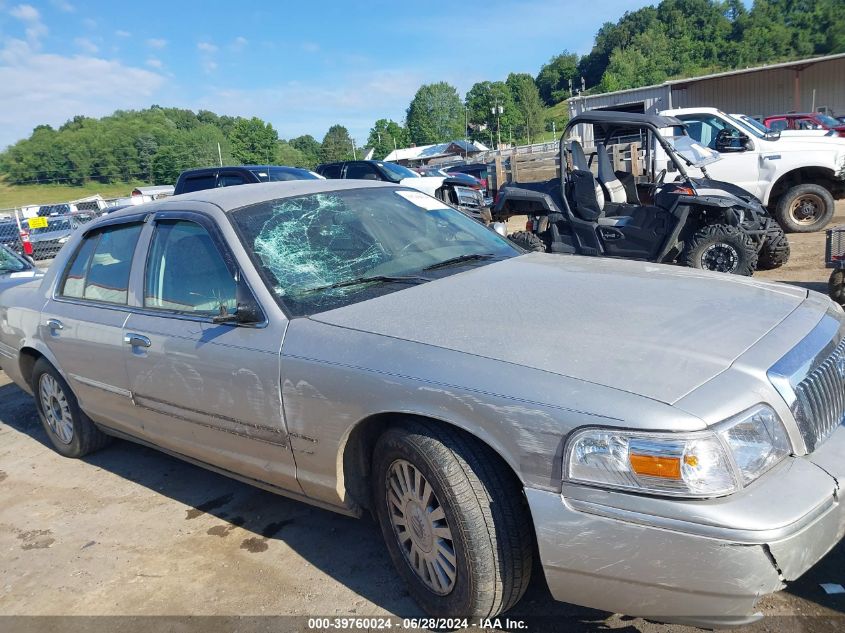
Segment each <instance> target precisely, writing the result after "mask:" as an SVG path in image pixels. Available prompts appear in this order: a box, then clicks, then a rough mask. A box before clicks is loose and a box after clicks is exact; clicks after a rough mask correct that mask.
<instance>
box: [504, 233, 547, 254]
mask: <svg viewBox="0 0 845 633" xmlns="http://www.w3.org/2000/svg"><path fill="white" fill-rule="evenodd" d="M508 239H509V240H510V241H511V242H513V243H514V244H516V245H517V246H519V247H520V248H524V249H525V250H526V251H528V252H537V253H545V252H546V245H545V244H544V243H543V240H541V239H540V237H539V236H538V235H537V234H536V233H531V232H530V231H517V232H516V233H511V234H510V235H508Z"/></svg>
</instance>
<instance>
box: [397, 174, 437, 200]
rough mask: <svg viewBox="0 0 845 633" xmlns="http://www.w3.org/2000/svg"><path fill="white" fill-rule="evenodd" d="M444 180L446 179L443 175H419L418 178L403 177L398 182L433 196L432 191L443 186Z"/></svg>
mask: <svg viewBox="0 0 845 633" xmlns="http://www.w3.org/2000/svg"><path fill="white" fill-rule="evenodd" d="M444 180H446V179H445V178H444V177H443V176H420V177H419V178H403V179H402V180H400V181H399V183H398V184H400V185H402V186H404V187H411V188H412V189H416V190H417V191H422V192H423V193H427V194H428V195H430V196H433V195H434V192H435V191H437V190H438V189H440V187H442V186H443V181H444Z"/></svg>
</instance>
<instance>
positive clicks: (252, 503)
mask: <svg viewBox="0 0 845 633" xmlns="http://www.w3.org/2000/svg"><path fill="white" fill-rule="evenodd" d="M837 221H840V222H841V221H845V205H840V207H839V216H838V218H837ZM791 241H792V244H793V254H792V261H791V262H790V264H789V265H788V266H787V267H786V268H784V269H783V270H780V271H773V272H769V273H765V274H761V275H760V276H761V277H765V278H768V279H774V280H779V281H791V282H797V283H800V284H801V285H803V286H806V287H810V288H813V289H815V290H824V287H825V281H826V279H827V271H825V269H824V267H823V265H824V264H823V253H824V248H823V245H824V234H823V233H822V234H811V235H799V236H792V237H791ZM774 502H775V500H773V503H774ZM823 582H830V583H840V584H845V544H840V545H839V546H838V547H837V548H836V549H835V550H834V551H833V552H831V553H830V554H829V555H828V556H827V557H826V558H825V559H824V560H823V561H822V562H820V563H819V564H818V565H817V566H816V567H815V568H813V569H812V570H811V571H810V572H809V573H808V574H806V575H805V577H804V578H802V579H801V580H800V581H798V582H795V583H792V584H791V585H790V586H789V588H787V589H786V590H785V591H783V592H781V593H779V594H776V595H774V596H772V597H769V598H766V599H765V600H764V601H763V604H762V608H763V611H764V612H765V613H766V614H768V615H771V616H782V617H772V618H768V619H767V620H765V621H764V622H763V623H758V624H756V625H754V626H753V627H748V628H746V629H745V630H748V631H751V630H754V631H758V632H762V631H772V630H782V631H812V632H816V631H843V630H845V595H826V594H825V592H824V591H823V590H822V589H821V587H820V586H819V584H820V583H823ZM0 615H4V616H14V615H20V616H32V615H40V616H58V615H75V616H95V615H97V616H103V615H128V616H151V615H157V616H173V617H171V618H166V619H162V618H156V619H148V618H142V619H138V618H137V617H136V618H133V619H129V620H125V619H121V620H111V619H89V618H75V619H72V620H68V619H62V620H58V621H57V620H50V619H43V618H23V619H9V618H5V619H0V630H6V631H12V630H13V631H23V630H27V631H30V630H32V631H41V630H45V631H46V630H58V629H65V630H68V629H72V630H80V631H83V630H84V631H90V630H100V629H102V630H104V631H106V630H108V631H112V630H124V631H126V630H133V631H145V632H147V631H158V630H168V631H186V630H197V631H199V630H202V631H218V630H219V631H233V630H273V631H288V630H307V629H308V621H307V619H304V618H302V617H300V618H298V619H297V618H290V617H288V618H280V619H273V618H271V619H266V616H329V617H335V616H352V617H363V616H368V615H386V616H387V615H393V616H396V617H399V618H405V617H419V616H421V615H422V614H421V613H420V611H419V610H418V609H417V607H416V606H415V604H414V603H413V602H412V601H411V600H410V599H409V597H408V595H407V594H406V592H405V591H404V589H403V588H402V586H401V585H400V584H399V582H398V579H397V577H396V576H395V575H394V573H393V571H392V569H391V565H390V561H389V560H388V557H387V555H386V552H385V551H384V548H383V546H382V544H381V539H380V535H379V534H378V532H377V530H376V526H375V525H374V523H373V522H372V521H370V520H368V519H365V520H361V521H356V520H353V519H348V518H345V517H341V516H337V515H334V514H332V513H329V512H326V511H323V510H318V509H315V508H312V507H310V506H307V505H305V504H302V503H297V502H293V501H289V500H286V499H284V498H280V497H276V496H274V495H272V494H270V493H266V492H263V491H260V490H257V489H255V488H251V487H250V486H247V485H244V484H240V483H237V482H234V481H232V480H229V479H226V478H224V477H221V476H218V475H215V474H212V473H209V472H206V471H204V470H202V469H200V468H197V467H194V466H191V465H188V464H185V463H183V462H180V461H178V460H176V459H173V458H170V457H167V456H165V455H163V454H160V453H157V452H155V451H153V450H149V449H146V448H143V447H140V446H136V445H133V444H130V443H127V442H116V443H115V444H114V445H112V446H111V447H109V448H107V449H106V450H104V451H101V452H99V453H97V454H94V455H92V456H90V457H89V458H87V459H85V460H82V461H74V460H68V459H64V458H62V457H60V456H58V455H57V454H56V453H54V452H53V451H52V450H50V448H49V446H48V445H47V438H46V435H45V434H44V432H43V430H42V429H41V427H40V424H39V422H38V420H37V417H36V414H35V409H34V407H33V404H32V401H31V399H30V398H29V397H28V396H26V395H25V394H23V392H21V391H20V390H19V389H18V388H17V387H15V386H14V385H12V384H10V383H9V381H8V379H7V378H6V376H5V374H3V373H2V372H0ZM189 615H191V616H265V617H264V618H253V619H249V618H248V619H227V618H212V619H190V620H189V619H186V618H184V617H180V616H189ZM509 616H510V617H511V618H512V619H514V620H517V621H518V620H521V619H522V618H529V628H530V629H532V630H542V631H554V630H560V631H593V630H607V629H614V630H620V631H626V632H632V631H667V632H668V631H673V632H680V631H687V630H690V629H686V628H684V627H679V626H668V625H659V624H654V623H651V622H646V621H644V620H641V619H630V618H624V617H621V616H617V615H610V614H606V613H601V612H596V611H591V610H588V609H582V608H578V607H573V606H570V605H566V604H561V603H556V602H554V601H552V600H551V598H550V596H549V595H548V591H547V590H546V588H545V586H544V583H543V581H542V578H541V577H540V576H539V575H538V574H535V579H534V581H533V582H532V586H531V588H530V589H529V592H528V594H527V595H526V597H525V598H524V599H523V601H522V602H521V603H520V604H519V605H518V607H517V608H516V609H515V610H514V611H513V612H512V613H510V614H509ZM783 616H799V617H798V618H795V617H783ZM394 622H398V621H394Z"/></svg>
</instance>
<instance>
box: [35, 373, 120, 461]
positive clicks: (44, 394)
mask: <svg viewBox="0 0 845 633" xmlns="http://www.w3.org/2000/svg"><path fill="white" fill-rule="evenodd" d="M32 390H33V392H34V393H35V407H36V409H37V410H38V417H40V418H41V424H42V425H43V426H44V430H45V431H46V432H47V437H49V438H50V442H52V444H53V448H55V449H56V452H57V453H59V454H60V455H64V456H65V457H82V456H84V455H87V454H88V453H93V452H94V451H96V450H99V449H101V448H103V447H104V446H105V445H106V444H108V443H109V442H110V441H111V437H109V436H108V435H106V434H105V433H103V432H102V431H101V430H100V429H98V428H97V427H96V425H95V424H94V423H93V422H92V421H91V419H90V418H89V417H88V416H87V415H85V414H84V413H83V412H82V409H80V408H79V403H78V402H77V400H76V396H75V395H74V394H73V391H71V389H70V387H69V386H68V384H67V382H65V379H64V378H62V376H61V374H59V372H58V371H56V369H55V367H53V366H52V365H51V364H50V363H49V362H47V361H46V360H45V359H43V358H41V359H39V360H38V362H36V363H35V368H34V369H33V372H32Z"/></svg>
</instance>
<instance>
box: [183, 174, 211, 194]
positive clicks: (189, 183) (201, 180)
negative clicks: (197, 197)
mask: <svg viewBox="0 0 845 633" xmlns="http://www.w3.org/2000/svg"><path fill="white" fill-rule="evenodd" d="M216 180H217V179H216V178H215V176H214V174H204V175H202V176H189V177H187V178H185V185H184V187H182V193H191V192H192V191H202V190H204V189H214V185H215V181H216Z"/></svg>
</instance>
